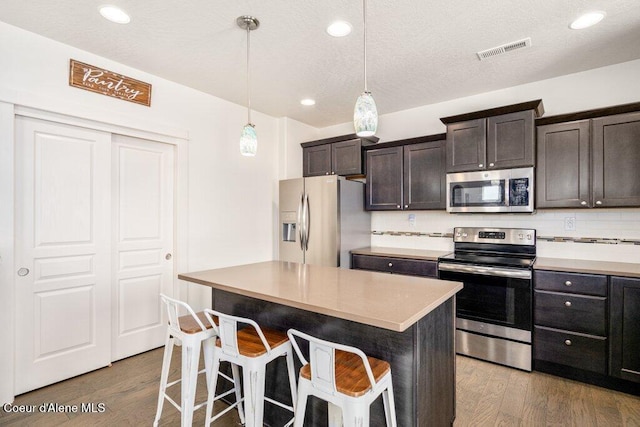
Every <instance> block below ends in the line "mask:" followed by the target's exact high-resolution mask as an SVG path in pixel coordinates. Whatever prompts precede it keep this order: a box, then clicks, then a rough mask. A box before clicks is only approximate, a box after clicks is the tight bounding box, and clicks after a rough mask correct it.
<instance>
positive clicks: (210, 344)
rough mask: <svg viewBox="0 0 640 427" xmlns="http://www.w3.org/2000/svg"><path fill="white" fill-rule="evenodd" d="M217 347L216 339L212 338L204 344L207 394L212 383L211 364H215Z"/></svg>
mask: <svg viewBox="0 0 640 427" xmlns="http://www.w3.org/2000/svg"><path fill="white" fill-rule="evenodd" d="M215 347H216V337H211V338H208V339H206V340H204V342H203V343H202V351H203V353H204V372H205V377H206V379H207V392H209V383H210V382H211V364H212V363H213V352H214V350H215Z"/></svg>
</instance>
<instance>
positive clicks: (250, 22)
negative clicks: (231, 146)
mask: <svg viewBox="0 0 640 427" xmlns="http://www.w3.org/2000/svg"><path fill="white" fill-rule="evenodd" d="M236 24H238V27H240V28H242V29H243V30H246V31H247V124H246V125H244V127H243V128H242V133H241V134H240V154H242V155H243V156H255V155H256V152H257V151H258V134H256V127H255V125H254V124H253V123H251V87H250V85H249V83H250V81H249V80H250V79H249V54H250V51H251V31H253V30H256V29H257V28H258V27H259V26H260V21H258V20H257V19H256V18H254V17H253V16H247V15H244V16H240V17H238V19H236Z"/></svg>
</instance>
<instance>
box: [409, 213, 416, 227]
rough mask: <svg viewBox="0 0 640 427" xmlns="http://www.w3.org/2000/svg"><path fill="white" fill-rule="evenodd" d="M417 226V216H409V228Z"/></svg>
mask: <svg viewBox="0 0 640 427" xmlns="http://www.w3.org/2000/svg"><path fill="white" fill-rule="evenodd" d="M415 226H416V214H409V227H415Z"/></svg>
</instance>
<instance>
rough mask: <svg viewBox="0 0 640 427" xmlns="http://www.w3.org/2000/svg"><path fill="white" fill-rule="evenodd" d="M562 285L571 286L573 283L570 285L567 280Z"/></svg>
mask: <svg viewBox="0 0 640 427" xmlns="http://www.w3.org/2000/svg"><path fill="white" fill-rule="evenodd" d="M564 285H565V286H571V285H573V283H571V282H570V281H569V280H567V281H566V282H564Z"/></svg>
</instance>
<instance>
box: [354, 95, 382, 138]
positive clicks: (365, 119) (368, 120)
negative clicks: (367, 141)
mask: <svg viewBox="0 0 640 427" xmlns="http://www.w3.org/2000/svg"><path fill="white" fill-rule="evenodd" d="M353 126H354V127H355V129H356V135H358V136H373V135H375V134H376V131H377V130H378V110H377V108H376V101H374V99H373V96H371V92H368V91H365V92H362V94H361V95H360V96H359V97H358V100H357V101H356V107H355V109H354V110H353Z"/></svg>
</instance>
